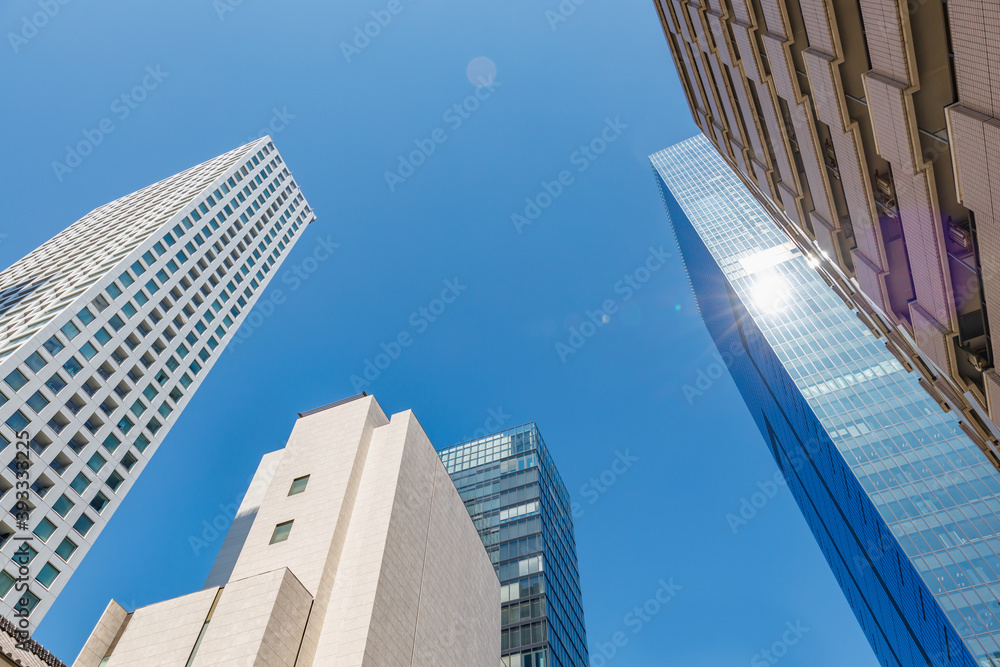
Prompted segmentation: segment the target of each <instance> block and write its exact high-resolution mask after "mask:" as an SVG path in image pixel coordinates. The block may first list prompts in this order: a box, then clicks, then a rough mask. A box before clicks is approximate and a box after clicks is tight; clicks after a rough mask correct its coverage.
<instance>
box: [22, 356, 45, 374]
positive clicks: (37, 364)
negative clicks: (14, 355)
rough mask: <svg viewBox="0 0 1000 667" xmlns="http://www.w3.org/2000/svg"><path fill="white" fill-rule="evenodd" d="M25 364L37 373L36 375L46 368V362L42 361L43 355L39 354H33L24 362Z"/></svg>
mask: <svg viewBox="0 0 1000 667" xmlns="http://www.w3.org/2000/svg"><path fill="white" fill-rule="evenodd" d="M24 363H26V364H27V365H28V368H30V369H31V370H33V371H35V372H36V373H37V372H38V371H40V370H42V369H43V368H45V360H44V359H42V355H40V354H38V353H37V352H34V353H32V355H31V356H30V357H28V358H27V359H25V360H24Z"/></svg>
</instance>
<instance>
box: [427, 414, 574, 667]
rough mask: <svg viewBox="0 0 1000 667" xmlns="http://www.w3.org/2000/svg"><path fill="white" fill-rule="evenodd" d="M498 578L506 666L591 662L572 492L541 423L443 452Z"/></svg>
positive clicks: (543, 666) (558, 666)
mask: <svg viewBox="0 0 1000 667" xmlns="http://www.w3.org/2000/svg"><path fill="white" fill-rule="evenodd" d="M439 454H440V455H441V460H442V461H443V462H444V465H445V468H447V470H448V473H449V474H450V475H451V478H452V480H453V481H454V482H455V486H456V487H457V488H458V492H459V493H460V494H461V496H462V500H463V501H464V502H465V506H466V508H468V510H469V514H470V515H471V516H472V519H473V522H474V523H475V525H476V529H477V530H478V531H479V535H480V536H481V537H482V538H483V544H484V545H485V546H486V551H487V553H488V554H489V556H490V559H491V560H492V561H493V565H494V567H495V568H496V571H497V576H498V577H499V578H500V602H501V623H502V629H501V639H500V642H501V644H500V646H501V652H502V655H503V659H502V664H503V665H504V667H585V666H586V665H588V664H589V659H588V656H587V631H586V628H585V626H584V622H583V602H582V599H581V595H580V575H579V572H578V570H577V561H576V539H575V537H574V534H573V511H572V507H571V504H570V498H569V493H567V492H566V486H565V485H564V484H563V481H562V478H561V477H560V476H559V471H557V470H556V467H555V464H554V463H553V462H552V457H551V456H549V450H548V449H547V448H546V447H545V442H544V441H543V440H542V436H541V434H540V433H539V432H538V428H536V427H535V425H534V424H525V425H524V426H518V427H516V428H512V429H508V430H506V431H501V432H500V433H494V434H493V435H488V436H486V437H484V438H479V439H477V440H472V441H470V442H466V443H463V444H460V445H455V446H454V447H450V448H448V449H444V450H441V451H440V452H439Z"/></svg>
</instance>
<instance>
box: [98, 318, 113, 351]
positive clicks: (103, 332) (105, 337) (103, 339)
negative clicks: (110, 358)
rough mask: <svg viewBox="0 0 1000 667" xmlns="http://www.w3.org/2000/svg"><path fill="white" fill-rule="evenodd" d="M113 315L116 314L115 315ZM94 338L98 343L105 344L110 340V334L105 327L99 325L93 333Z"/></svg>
mask: <svg viewBox="0 0 1000 667" xmlns="http://www.w3.org/2000/svg"><path fill="white" fill-rule="evenodd" d="M115 317H118V316H117V315H115ZM94 338H96V339H97V342H98V343H100V344H101V345H107V344H108V341H110V340H111V334H109V333H108V330H107V329H105V328H104V327H101V328H100V329H98V330H97V333H95V334H94Z"/></svg>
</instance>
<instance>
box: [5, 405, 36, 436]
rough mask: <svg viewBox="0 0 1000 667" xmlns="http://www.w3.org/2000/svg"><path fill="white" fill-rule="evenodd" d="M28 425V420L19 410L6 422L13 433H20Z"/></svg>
mask: <svg viewBox="0 0 1000 667" xmlns="http://www.w3.org/2000/svg"><path fill="white" fill-rule="evenodd" d="M30 423H31V422H30V421H29V420H28V418H27V417H25V416H24V413H22V412H21V411H20V410H16V411H15V412H14V414H12V415H11V416H10V418H9V419H8V420H7V426H10V427H11V428H12V429H14V433H20V432H21V431H23V430H24V428H25V427H26V426H27V425H28V424H30Z"/></svg>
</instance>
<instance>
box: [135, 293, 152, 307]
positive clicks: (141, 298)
mask: <svg viewBox="0 0 1000 667" xmlns="http://www.w3.org/2000/svg"><path fill="white" fill-rule="evenodd" d="M135 300H136V302H137V303H138V304H139V305H140V306H145V305H146V304H147V303H149V297H148V296H146V293H145V292H143V291H142V290H139V291H138V292H136V293H135Z"/></svg>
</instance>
